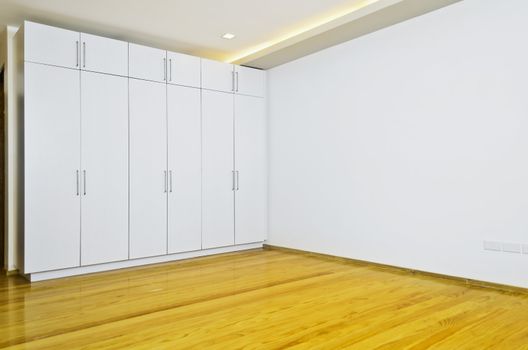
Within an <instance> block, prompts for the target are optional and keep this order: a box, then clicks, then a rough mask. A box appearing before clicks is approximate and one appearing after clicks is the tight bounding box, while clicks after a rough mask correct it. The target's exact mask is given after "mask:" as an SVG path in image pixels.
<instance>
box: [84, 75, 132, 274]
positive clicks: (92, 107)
mask: <svg viewBox="0 0 528 350" xmlns="http://www.w3.org/2000/svg"><path fill="white" fill-rule="evenodd" d="M81 131H82V138H81V139H82V144H81V161H82V164H81V165H82V167H81V170H82V173H81V175H82V178H81V180H82V181H81V182H82V187H81V196H82V202H81V213H82V215H81V218H82V220H81V264H82V265H90V264H97V263H104V262H110V261H118V260H126V259H128V79H127V78H124V77H118V76H113V75H107V74H99V73H91V72H82V73H81Z"/></svg>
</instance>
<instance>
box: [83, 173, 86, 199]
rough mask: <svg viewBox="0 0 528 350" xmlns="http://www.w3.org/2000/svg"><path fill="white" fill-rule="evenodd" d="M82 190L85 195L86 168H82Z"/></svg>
mask: <svg viewBox="0 0 528 350" xmlns="http://www.w3.org/2000/svg"><path fill="white" fill-rule="evenodd" d="M83 192H84V195H85V196H86V170H83Z"/></svg>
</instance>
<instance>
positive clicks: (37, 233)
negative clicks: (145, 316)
mask: <svg viewBox="0 0 528 350" xmlns="http://www.w3.org/2000/svg"><path fill="white" fill-rule="evenodd" d="M79 75H80V72H79V71H78V70H73V69H66V68H59V67H53V66H46V65H41V64H34V63H26V64H25V77H24V79H25V81H24V84H25V111H24V114H25V117H24V118H25V120H24V133H25V136H24V139H25V141H24V142H25V145H24V147H25V150H24V161H25V179H24V181H25V191H24V193H25V202H24V205H25V227H24V229H25V239H24V245H25V255H24V256H25V261H24V273H32V272H39V271H46V270H56V269H63V268H68V267H75V266H79V263H80V256H79V252H80V198H81V197H80V192H79V191H80V189H79V169H80V152H81V151H80V123H81V118H80V108H79V106H80V91H79Z"/></svg>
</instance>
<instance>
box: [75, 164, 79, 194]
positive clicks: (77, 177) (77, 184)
mask: <svg viewBox="0 0 528 350" xmlns="http://www.w3.org/2000/svg"><path fill="white" fill-rule="evenodd" d="M75 179H76V184H75V187H76V189H77V196H78V195H79V170H75Z"/></svg>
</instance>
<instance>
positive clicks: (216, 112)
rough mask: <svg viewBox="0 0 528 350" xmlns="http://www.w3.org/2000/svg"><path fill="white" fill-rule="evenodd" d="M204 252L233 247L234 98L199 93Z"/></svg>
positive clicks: (217, 93)
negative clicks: (201, 121) (200, 97)
mask: <svg viewBox="0 0 528 350" xmlns="http://www.w3.org/2000/svg"><path fill="white" fill-rule="evenodd" d="M202 119H203V140H204V145H203V147H204V150H203V157H204V159H203V162H204V166H203V228H202V247H203V248H204V249H207V248H214V247H222V246H228V245H233V244H234V170H233V95H232V94H226V93H222V92H216V91H208V90H203V91H202Z"/></svg>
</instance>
